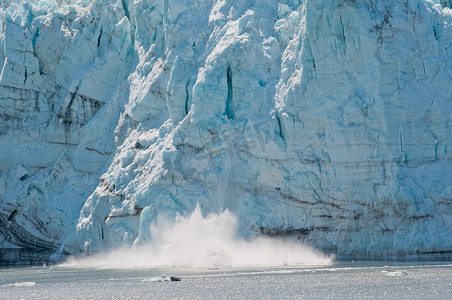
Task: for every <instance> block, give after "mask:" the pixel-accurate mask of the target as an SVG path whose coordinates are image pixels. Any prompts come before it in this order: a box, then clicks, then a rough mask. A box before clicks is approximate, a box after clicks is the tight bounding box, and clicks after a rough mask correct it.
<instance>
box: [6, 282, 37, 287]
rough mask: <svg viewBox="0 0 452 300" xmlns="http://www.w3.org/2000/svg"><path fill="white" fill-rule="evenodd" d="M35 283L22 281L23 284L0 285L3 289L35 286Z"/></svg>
mask: <svg viewBox="0 0 452 300" xmlns="http://www.w3.org/2000/svg"><path fill="white" fill-rule="evenodd" d="M35 285H36V282H34V281H24V282H15V283H8V284H4V285H2V286H3V287H23V286H35Z"/></svg>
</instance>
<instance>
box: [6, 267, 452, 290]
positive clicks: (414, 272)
mask: <svg viewBox="0 0 452 300" xmlns="http://www.w3.org/2000/svg"><path fill="white" fill-rule="evenodd" d="M164 274H165V275H166V276H162V275H164ZM169 275H175V276H180V277H181V278H182V279H181V281H169V280H168V278H169ZM451 279H452V264H450V263H446V262H430V263H428V262H422V263H419V262H418V263H406V262H391V263H389V262H332V263H331V264H329V265H322V266H294V267H259V268H253V267H211V268H207V267H197V268H187V267H174V268H129V269H111V268H89V267H76V266H67V265H66V266H50V267H45V266H42V267H24V268H19V267H15V268H1V269H0V298H1V299H368V298H373V299H451V297H452V280H451Z"/></svg>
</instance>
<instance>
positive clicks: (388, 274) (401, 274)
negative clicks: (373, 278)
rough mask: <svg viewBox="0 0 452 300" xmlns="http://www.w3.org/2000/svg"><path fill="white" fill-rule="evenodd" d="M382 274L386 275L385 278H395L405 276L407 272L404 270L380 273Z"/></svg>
mask: <svg viewBox="0 0 452 300" xmlns="http://www.w3.org/2000/svg"><path fill="white" fill-rule="evenodd" d="M381 272H382V273H386V274H385V276H389V277H397V276H406V275H408V272H407V271H405V270H398V271H394V272H388V271H381Z"/></svg>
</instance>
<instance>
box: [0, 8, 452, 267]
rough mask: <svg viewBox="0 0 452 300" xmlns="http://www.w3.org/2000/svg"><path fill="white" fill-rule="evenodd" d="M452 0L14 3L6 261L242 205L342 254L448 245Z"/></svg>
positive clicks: (0, 204)
mask: <svg viewBox="0 0 452 300" xmlns="http://www.w3.org/2000/svg"><path fill="white" fill-rule="evenodd" d="M449 6H450V3H449V2H448V1H436V0H435V1H430V0H410V1H392V2H387V1H382V0H379V1H346V0H334V1H327V0H303V1H293V0H282V1H271V0H263V1H255V3H254V2H252V3H251V2H250V3H247V2H244V1H238V0H237V1H223V0H217V1H214V0H205V1H197V0H189V1H177V0H160V1H157V0H135V1H130V0H123V1H116V2H114V1H107V0H93V1H89V0H84V1H70V0H60V1H51V0H46V1H37V0H28V1H6V0H3V1H0V62H3V66H2V71H1V75H0V241H1V242H0V247H1V248H2V249H5V251H4V252H2V253H4V254H2V256H1V258H0V261H2V262H16V263H21V262H22V263H27V262H30V261H35V262H36V261H40V260H43V261H45V260H48V259H49V257H51V258H52V259H59V257H60V255H63V254H67V253H69V254H73V255H80V254H82V253H87V254H91V253H95V252H98V251H100V250H108V249H111V248H115V247H120V246H132V245H133V246H134V247H139V246H142V245H146V244H148V243H151V242H152V241H153V239H154V236H153V233H152V231H151V227H152V225H153V224H155V223H156V222H158V220H166V221H172V220H174V219H175V217H176V215H177V214H179V215H180V216H187V215H190V214H191V213H192V212H193V211H194V210H195V208H196V206H197V205H198V204H199V206H200V209H201V211H202V213H203V214H206V215H207V214H208V213H215V214H221V213H222V212H223V211H224V210H225V209H228V211H230V212H231V213H232V214H233V215H235V216H236V217H237V222H238V230H239V234H240V235H241V236H242V237H244V238H251V237H253V236H255V235H268V236H289V237H293V238H298V239H300V240H302V241H304V242H305V243H307V244H310V245H313V246H314V247H316V248H318V249H321V250H323V251H326V252H331V253H335V254H337V255H338V256H339V257H361V258H381V257H405V256H411V257H416V256H417V255H430V254H443V255H446V256H447V255H449V256H450V253H451V251H452V187H451V186H450V182H451V180H452V171H451V170H452V163H451V158H452V156H451V153H452V152H451V151H450V147H451V145H452V135H451V130H450V129H451V126H452V123H451V122H452V120H451V116H452V104H451V101H452V88H450V82H451V76H452V69H451V68H452V64H451V63H450V62H451V60H452V52H451V50H450V45H451V44H452V28H451V26H452V11H451V10H450V8H449Z"/></svg>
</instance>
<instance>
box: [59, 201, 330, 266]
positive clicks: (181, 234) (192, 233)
mask: <svg viewBox="0 0 452 300" xmlns="http://www.w3.org/2000/svg"><path fill="white" fill-rule="evenodd" d="M237 224H238V222H237V217H236V216H234V215H233V214H232V213H231V212H229V211H228V210H225V211H224V212H223V213H221V214H209V215H207V216H206V217H203V216H202V214H201V209H200V208H199V207H197V208H196V209H195V210H194V211H193V213H192V214H191V215H190V216H188V217H183V216H177V217H176V220H175V222H174V223H173V224H167V223H166V224H162V223H159V224H156V225H154V226H153V227H152V228H151V233H152V236H153V242H152V244H150V245H146V246H140V247H133V248H128V249H124V248H122V249H118V250H115V251H113V252H110V253H103V254H98V255H94V256H91V257H86V258H83V259H78V260H74V261H72V262H68V263H66V265H71V266H74V265H75V266H80V267H104V268H136V267H143V268H152V267H163V266H189V267H211V266H247V267H250V266H260V267H270V266H299V265H325V264H330V263H331V262H332V258H331V257H329V256H326V255H324V254H322V253H321V252H319V251H317V250H315V249H313V248H311V247H308V246H306V245H304V244H302V243H301V242H299V241H295V240H291V239H282V238H270V237H257V238H254V239H251V240H249V241H247V240H244V239H241V238H239V237H238V236H237V227H238V225H237Z"/></svg>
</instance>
